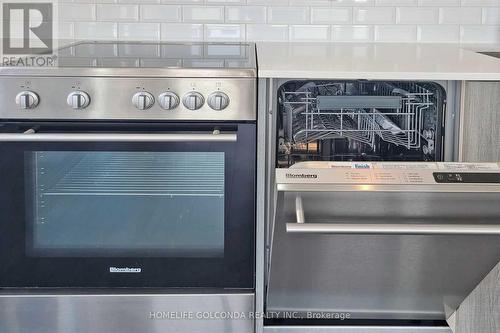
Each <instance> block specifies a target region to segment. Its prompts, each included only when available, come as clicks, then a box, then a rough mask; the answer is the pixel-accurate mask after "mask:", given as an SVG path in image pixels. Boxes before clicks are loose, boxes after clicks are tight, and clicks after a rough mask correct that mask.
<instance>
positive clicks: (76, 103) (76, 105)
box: [66, 91, 90, 110]
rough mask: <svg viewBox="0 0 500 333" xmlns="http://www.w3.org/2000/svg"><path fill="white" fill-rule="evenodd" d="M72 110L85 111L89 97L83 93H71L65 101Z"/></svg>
mask: <svg viewBox="0 0 500 333" xmlns="http://www.w3.org/2000/svg"><path fill="white" fill-rule="evenodd" d="M66 102H68V105H69V106H71V107H72V108H73V109H75V110H78V109H85V108H86V107H87V106H89V104H90V96H89V94H87V93H86V92H85V91H73V92H72V93H70V94H69V95H68V99H67V100H66Z"/></svg>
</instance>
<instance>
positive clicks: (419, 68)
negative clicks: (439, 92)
mask: <svg viewBox="0 0 500 333" xmlns="http://www.w3.org/2000/svg"><path fill="white" fill-rule="evenodd" d="M494 50H500V47H498V46H497V45H487V46H481V45H457V44H409V43H406V44H400V43H371V44H366V43H365V44H356V43H310V42H307V43H270V42H261V43H257V59H258V73H259V77H261V78H287V79H295V78H297V79H299V78H300V79H304V78H311V79H367V80H377V79H383V80H409V79H411V80H488V81H496V80H498V81H500V59H498V58H494V57H490V56H487V55H483V54H479V53H476V51H494Z"/></svg>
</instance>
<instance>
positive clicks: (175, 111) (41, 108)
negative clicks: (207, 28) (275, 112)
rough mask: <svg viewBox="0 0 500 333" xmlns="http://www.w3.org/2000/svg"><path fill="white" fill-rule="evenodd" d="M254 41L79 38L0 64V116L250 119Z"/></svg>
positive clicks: (253, 109)
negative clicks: (40, 55) (34, 60)
mask: <svg viewBox="0 0 500 333" xmlns="http://www.w3.org/2000/svg"><path fill="white" fill-rule="evenodd" d="M256 62H257V61H256V55H255V45H254V44H250V43H190V44H183V43H151V42H80V43H76V44H72V45H69V46H67V47H64V48H62V49H60V50H59V52H58V61H57V66H56V67H0V77H1V80H0V99H1V100H4V101H6V102H5V103H4V104H2V106H1V107H0V118H3V119H61V120H64V119H71V120H106V119H110V120H112V119H121V120H176V121H178V120H255V118H256V116H255V114H256V86H257V81H256V78H257V67H256Z"/></svg>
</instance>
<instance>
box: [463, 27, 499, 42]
mask: <svg viewBox="0 0 500 333" xmlns="http://www.w3.org/2000/svg"><path fill="white" fill-rule="evenodd" d="M499 40H500V29H499V27H498V26H497V25H463V26H461V27H460V41H461V42H462V43H498V41H499Z"/></svg>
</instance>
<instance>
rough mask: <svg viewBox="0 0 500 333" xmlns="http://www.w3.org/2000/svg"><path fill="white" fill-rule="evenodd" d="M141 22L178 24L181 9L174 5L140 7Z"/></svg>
mask: <svg viewBox="0 0 500 333" xmlns="http://www.w3.org/2000/svg"><path fill="white" fill-rule="evenodd" d="M140 12H141V21H155V22H180V21H181V20H182V7H181V6H175V5H142V6H141V7H140Z"/></svg>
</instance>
